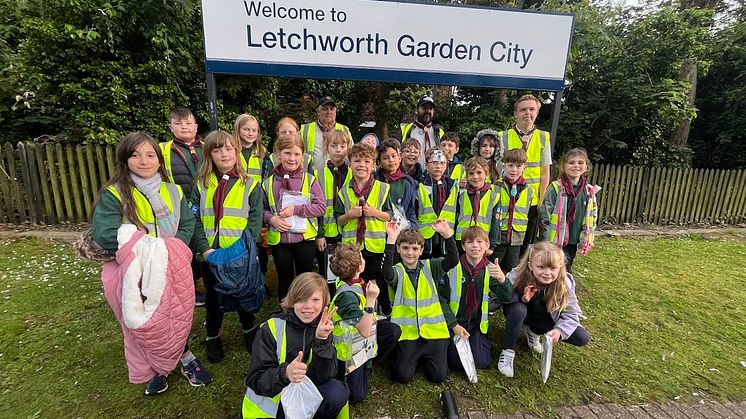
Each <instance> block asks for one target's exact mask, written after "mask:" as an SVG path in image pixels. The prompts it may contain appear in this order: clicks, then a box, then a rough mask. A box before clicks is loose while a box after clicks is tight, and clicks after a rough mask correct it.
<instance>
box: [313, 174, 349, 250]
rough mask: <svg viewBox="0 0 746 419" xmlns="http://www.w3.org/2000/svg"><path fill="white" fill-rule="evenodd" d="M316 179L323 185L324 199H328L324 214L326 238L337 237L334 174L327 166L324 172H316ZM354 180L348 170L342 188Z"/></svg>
mask: <svg viewBox="0 0 746 419" xmlns="http://www.w3.org/2000/svg"><path fill="white" fill-rule="evenodd" d="M316 179H318V180H319V183H321V188H322V189H324V197H325V198H326V212H324V219H323V220H324V237H337V236H339V227H338V226H337V219H336V218H334V200H335V199H336V196H334V174H332V171H331V169H329V167H327V166H325V167H324V169H323V170H321V171H319V170H317V171H316ZM350 179H352V170H349V169H348V170H347V175H346V176H345V179H344V181H343V182H342V186H340V188H342V187H344V185H345V184H346V183H348V182H349V181H350Z"/></svg>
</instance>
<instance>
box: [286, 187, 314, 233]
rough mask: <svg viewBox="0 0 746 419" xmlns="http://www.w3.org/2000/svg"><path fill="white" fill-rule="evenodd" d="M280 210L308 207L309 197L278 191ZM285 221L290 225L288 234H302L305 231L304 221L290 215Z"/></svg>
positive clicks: (298, 193)
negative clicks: (301, 206) (299, 206)
mask: <svg viewBox="0 0 746 419" xmlns="http://www.w3.org/2000/svg"><path fill="white" fill-rule="evenodd" d="M280 202H281V205H282V208H280V209H281V210H283V209H285V208H287V207H289V206H291V205H292V206H295V205H308V204H310V203H311V196H310V195H308V194H304V193H301V192H298V191H289V190H286V189H281V190H280ZM285 221H287V222H288V223H290V230H288V231H289V232H290V233H298V234H304V233H305V232H306V229H307V223H306V219H305V218H303V217H299V216H297V215H291V216H290V217H288V218H286V219H285Z"/></svg>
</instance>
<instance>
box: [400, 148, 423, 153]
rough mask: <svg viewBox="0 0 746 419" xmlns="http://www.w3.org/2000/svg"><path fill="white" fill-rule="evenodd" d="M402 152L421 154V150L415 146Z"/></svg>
mask: <svg viewBox="0 0 746 419" xmlns="http://www.w3.org/2000/svg"><path fill="white" fill-rule="evenodd" d="M402 154H420V150H415V149H413V148H410V149H407V150H404V151H402Z"/></svg>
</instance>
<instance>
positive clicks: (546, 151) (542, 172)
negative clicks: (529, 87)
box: [498, 95, 552, 256]
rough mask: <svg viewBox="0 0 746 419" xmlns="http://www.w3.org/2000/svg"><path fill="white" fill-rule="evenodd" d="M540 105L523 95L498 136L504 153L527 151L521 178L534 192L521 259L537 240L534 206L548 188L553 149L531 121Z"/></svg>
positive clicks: (535, 206)
mask: <svg viewBox="0 0 746 419" xmlns="http://www.w3.org/2000/svg"><path fill="white" fill-rule="evenodd" d="M540 107H541V102H539V99H537V98H536V97H535V96H533V95H523V96H521V98H520V99H518V101H517V102H516V103H515V105H513V115H514V116H515V125H513V126H512V127H511V128H509V129H507V130H505V131H501V132H499V133H498V135H499V136H500V140H501V141H502V144H503V150H505V151H507V150H511V149H514V148H522V149H523V150H524V151H525V152H526V157H527V162H526V171H525V172H524V173H523V178H524V179H525V180H526V183H527V184H528V186H530V187H531V188H532V189H533V190H534V193H533V198H532V200H531V208H530V209H529V212H528V225H527V226H526V235H525V237H524V239H523V246H521V256H523V253H525V252H526V249H527V248H528V245H529V244H531V243H533V242H534V240H535V239H536V235H537V228H538V224H539V212H538V210H537V206H538V205H539V204H540V203H541V202H542V201H543V200H544V192H545V191H546V189H547V186H548V185H549V166H551V164H552V146H551V143H550V141H549V133H548V132H546V131H541V130H539V129H537V128H536V125H534V121H536V117H537V115H538V114H539V108H540Z"/></svg>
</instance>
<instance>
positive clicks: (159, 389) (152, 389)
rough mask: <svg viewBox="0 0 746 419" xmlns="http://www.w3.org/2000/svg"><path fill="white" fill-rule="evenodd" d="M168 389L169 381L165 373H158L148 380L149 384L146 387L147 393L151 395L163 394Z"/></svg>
mask: <svg viewBox="0 0 746 419" xmlns="http://www.w3.org/2000/svg"><path fill="white" fill-rule="evenodd" d="M166 390H168V381H167V380H166V376H165V375H160V374H158V375H156V376H155V377H153V378H151V379H150V381H148V386H147V387H146V388H145V395H146V396H151V395H154V394H161V393H163V392H164V391H166Z"/></svg>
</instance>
